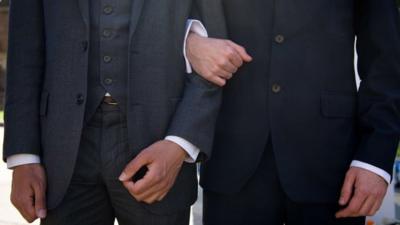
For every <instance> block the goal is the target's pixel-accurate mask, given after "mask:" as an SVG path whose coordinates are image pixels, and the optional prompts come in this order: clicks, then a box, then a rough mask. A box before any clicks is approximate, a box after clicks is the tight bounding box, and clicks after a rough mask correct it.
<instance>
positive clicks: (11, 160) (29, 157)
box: [7, 154, 40, 169]
mask: <svg viewBox="0 0 400 225" xmlns="http://www.w3.org/2000/svg"><path fill="white" fill-rule="evenodd" d="M34 163H40V157H39V156H38V155H33V154H16V155H12V156H9V157H8V158H7V168H8V169H13V168H15V167H17V166H21V165H26V164H34Z"/></svg>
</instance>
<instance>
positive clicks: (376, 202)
mask: <svg viewBox="0 0 400 225" xmlns="http://www.w3.org/2000/svg"><path fill="white" fill-rule="evenodd" d="M382 202H383V198H381V199H378V200H377V201H375V204H374V206H373V207H372V209H371V211H370V212H369V215H372V216H373V215H375V214H376V213H377V212H378V210H379V209H380V208H381V205H382Z"/></svg>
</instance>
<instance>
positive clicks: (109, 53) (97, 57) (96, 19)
mask: <svg viewBox="0 0 400 225" xmlns="http://www.w3.org/2000/svg"><path fill="white" fill-rule="evenodd" d="M131 5H132V0H90V21H91V22H90V42H89V45H90V46H89V49H90V50H89V74H88V93H87V104H86V115H85V117H86V121H87V120H89V119H90V117H91V116H92V115H93V113H94V112H95V111H96V109H97V107H98V106H99V104H100V102H101V101H102V98H103V97H104V95H105V93H106V92H108V93H110V94H111V96H112V97H113V98H114V99H115V100H117V101H118V103H119V106H120V107H121V109H122V110H123V111H125V110H126V102H127V100H126V99H127V83H128V82H127V80H128V54H129V51H128V46H129V23H130V17H131V7H132V6H131Z"/></svg>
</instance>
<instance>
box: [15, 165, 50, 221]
mask: <svg viewBox="0 0 400 225" xmlns="http://www.w3.org/2000/svg"><path fill="white" fill-rule="evenodd" d="M11 202H12V203H13V205H14V206H15V207H16V208H17V210H18V211H19V212H20V213H21V215H22V216H23V217H24V218H25V219H26V221H28V222H29V223H32V222H33V221H35V220H36V219H37V218H40V219H44V218H45V217H46V214H47V211H46V176H45V171H44V169H43V167H42V166H41V165H40V164H28V165H22V166H17V167H16V168H14V172H13V178H12V189H11Z"/></svg>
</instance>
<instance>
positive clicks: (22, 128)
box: [3, 0, 45, 160]
mask: <svg viewBox="0 0 400 225" xmlns="http://www.w3.org/2000/svg"><path fill="white" fill-rule="evenodd" d="M44 44H45V43H44V25H43V6H42V0H15V1H11V5H10V26H9V50H8V65H7V71H8V72H7V81H6V89H7V90H6V103H5V136H4V154H3V158H4V160H6V158H7V157H8V156H11V155H14V154H20V153H28V154H35V155H40V123H39V119H40V116H39V108H40V107H39V105H40V96H41V87H42V76H43V70H44V69H43V68H44Z"/></svg>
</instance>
